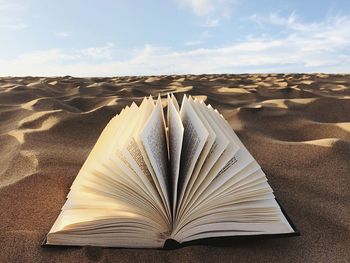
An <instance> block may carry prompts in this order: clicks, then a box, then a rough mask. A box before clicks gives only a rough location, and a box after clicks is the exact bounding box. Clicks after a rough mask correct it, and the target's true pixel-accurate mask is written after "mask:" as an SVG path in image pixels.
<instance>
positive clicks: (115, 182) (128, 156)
mask: <svg viewBox="0 0 350 263" xmlns="http://www.w3.org/2000/svg"><path fill="white" fill-rule="evenodd" d="M149 115H151V117H150V116H149ZM155 115H157V116H159V104H158V106H155V105H154V103H153V100H152V99H145V100H144V101H143V102H142V104H141V105H140V107H138V106H137V105H136V104H133V105H132V106H131V107H130V108H129V107H127V108H126V109H125V110H123V111H122V112H121V113H120V115H119V116H116V117H114V118H113V119H112V120H111V121H110V122H109V123H108V125H107V126H106V128H105V129H104V130H103V132H102V134H101V136H100V138H99V139H98V141H97V143H96V145H95V146H94V148H93V149H92V151H91V153H90V155H89V157H88V158H87V160H86V161H85V163H84V165H83V167H82V168H81V170H80V172H79V174H78V176H77V178H76V179H75V181H74V183H73V185H72V187H71V190H70V193H69V194H68V196H67V201H66V204H65V205H64V206H63V208H62V211H61V213H60V215H59V217H58V218H57V220H56V222H55V223H54V225H53V227H52V228H51V230H50V232H49V234H48V235H47V244H52V245H55V244H57V245H93V246H108V247H113V246H115V247H162V246H163V244H164V241H165V239H166V238H167V236H168V235H169V230H170V229H171V218H170V216H169V208H168V207H167V205H166V204H167V203H168V202H169V201H168V197H167V196H166V194H165V193H164V192H161V190H160V189H161V188H162V187H163V185H162V184H163V183H164V182H160V181H161V179H162V178H160V176H164V174H158V172H159V171H153V166H152V165H151V164H150V163H152V164H155V165H156V163H155V162H154V161H153V160H152V156H149V157H147V160H145V159H146V156H145V153H146V152H147V150H144V149H142V148H141V147H139V143H140V141H142V138H141V139H140V133H137V131H144V130H145V129H152V127H158V125H159V121H163V119H161V120H156V118H153V117H154V116H155ZM159 117H161V116H159ZM135 141H136V142H135ZM143 142H144V141H143ZM144 143H145V142H144ZM164 146H165V147H166V145H158V147H164ZM157 150H159V149H157ZM144 158H145V159H144ZM149 160H151V162H149ZM165 165H166V164H165ZM151 168H152V169H151ZM161 172H163V173H164V171H161ZM163 179H164V178H163Z"/></svg>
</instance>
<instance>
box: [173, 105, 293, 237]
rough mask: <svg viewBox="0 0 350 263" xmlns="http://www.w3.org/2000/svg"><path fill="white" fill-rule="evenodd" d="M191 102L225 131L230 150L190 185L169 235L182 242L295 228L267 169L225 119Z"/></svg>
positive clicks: (273, 232)
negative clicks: (198, 179) (285, 214)
mask: <svg viewBox="0 0 350 263" xmlns="http://www.w3.org/2000/svg"><path fill="white" fill-rule="evenodd" d="M195 107H198V108H200V109H201V110H202V112H203V113H205V114H204V116H207V118H208V120H210V123H211V124H212V126H216V127H217V128H219V129H220V130H221V132H222V133H224V134H225V135H226V137H227V138H228V139H229V141H230V142H231V143H232V144H233V150H231V151H229V153H230V155H227V156H225V154H224V153H225V152H224V153H223V154H221V156H220V157H219V159H218V160H217V162H216V163H217V164H220V165H219V167H221V169H220V170H219V171H218V169H215V167H212V170H213V171H214V172H213V173H211V172H209V173H208V175H207V176H206V178H205V179H204V180H203V181H201V183H200V185H199V186H198V187H195V188H194V189H193V191H194V193H193V192H192V194H191V195H190V196H192V198H191V199H190V200H185V201H184V202H187V203H188V205H187V206H186V207H185V208H184V212H183V213H182V217H181V218H180V219H179V222H178V224H177V225H176V228H175V229H173V232H172V238H173V239H175V240H177V241H178V242H180V243H182V242H188V241H193V240H197V239H203V238H212V237H223V236H249V235H263V234H282V233H283V234H287V233H293V232H294V230H293V228H292V227H291V226H290V224H289V222H288V221H287V219H286V218H285V216H284V214H283V213H282V211H281V209H280V207H279V205H278V204H277V202H276V200H275V197H274V195H273V191H272V189H271V187H270V186H269V184H268V183H267V179H266V176H265V174H264V173H263V171H262V170H261V168H260V166H259V165H258V164H257V162H256V161H255V160H254V158H253V157H252V156H251V155H250V154H249V152H248V151H247V149H246V148H245V147H244V145H243V144H242V142H241V141H240V140H239V139H238V137H237V135H236V134H235V133H234V131H233V130H232V129H231V127H230V126H229V124H228V123H227V122H226V121H225V120H224V118H223V117H222V115H220V114H219V113H218V112H217V111H216V110H214V109H213V108H212V107H211V106H205V105H204V103H202V102H198V101H196V102H195ZM185 132H186V131H185ZM231 149H232V148H231ZM220 158H224V162H221V161H220Z"/></svg>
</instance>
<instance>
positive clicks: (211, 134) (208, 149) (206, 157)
mask: <svg viewBox="0 0 350 263" xmlns="http://www.w3.org/2000/svg"><path fill="white" fill-rule="evenodd" d="M188 102H189V103H190V105H191V106H192V109H193V110H194V111H195V113H196V114H197V116H198V117H199V119H200V120H201V122H202V124H203V125H204V127H205V129H206V130H207V131H208V138H207V140H206V142H205V144H204V147H203V149H202V151H201V153H200V155H199V157H198V160H197V162H196V165H195V168H194V170H193V172H192V174H191V176H190V179H189V182H188V184H187V185H186V189H185V192H184V196H183V198H182V200H181V203H180V204H179V209H178V211H177V215H178V217H179V220H180V218H181V215H182V214H183V212H184V210H185V209H186V204H187V203H188V201H189V200H188V195H189V194H190V192H191V189H192V187H193V185H194V183H195V181H196V180H197V177H198V175H199V173H200V171H201V170H202V168H203V166H208V165H209V166H211V165H213V164H214V162H213V160H212V158H210V153H212V152H213V151H214V149H213V147H216V146H217V145H214V143H215V141H216V133H215V131H214V130H213V129H212V128H211V125H210V124H209V123H208V121H207V119H206V117H205V116H203V114H202V112H201V111H200V110H199V109H198V107H197V105H196V103H195V102H194V101H193V99H192V97H189V98H188Z"/></svg>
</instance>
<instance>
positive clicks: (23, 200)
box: [0, 74, 350, 262]
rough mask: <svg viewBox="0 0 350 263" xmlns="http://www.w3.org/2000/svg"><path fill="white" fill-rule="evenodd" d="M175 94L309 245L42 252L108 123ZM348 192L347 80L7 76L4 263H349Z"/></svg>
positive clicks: (0, 165) (2, 130)
mask: <svg viewBox="0 0 350 263" xmlns="http://www.w3.org/2000/svg"><path fill="white" fill-rule="evenodd" d="M167 92H174V93H175V94H176V96H177V97H178V99H179V98H180V97H182V95H183V94H184V93H187V94H191V95H193V96H195V97H198V98H201V99H204V100H205V101H206V103H210V104H212V105H213V106H214V107H216V108H218V109H219V110H220V111H221V112H222V113H223V115H224V116H225V117H226V118H227V119H228V121H229V122H230V124H231V126H232V128H233V129H234V130H235V131H236V132H237V134H238V136H239V137H240V138H241V140H242V141H243V143H244V144H245V145H246V146H247V148H248V150H249V151H250V152H251V153H252V154H253V156H254V157H255V158H256V159H257V161H258V162H259V163H260V165H261V166H262V167H263V169H264V170H265V172H266V173H267V176H268V179H269V182H270V184H271V186H272V187H273V189H274V190H275V194H276V196H277V197H278V199H279V200H280V202H281V203H282V204H283V206H284V208H285V209H286V210H287V212H288V214H289V216H290V217H291V218H292V220H293V221H294V223H295V224H296V225H297V227H298V228H299V230H300V232H301V236H300V237H296V238H287V239H272V240H263V241H254V242H237V243H235V244H230V245H227V246H226V247H213V246H194V247H187V248H182V249H178V250H174V251H160V250H147V249H146V250H145V249H103V248H92V247H85V248H68V249H67V248H49V249H47V248H46V249H44V248H41V247H40V244H41V242H42V240H43V238H44V237H45V235H46V233H47V232H48V231H49V229H50V228H51V225H52V224H53V222H54V220H55V219H56V217H57V215H58V214H59V211H60V208H61V207H62V205H63V204H64V202H65V196H66V194H67V193H68V190H69V187H70V185H71V184H72V182H73V180H74V178H75V176H76V174H77V172H78V171H79V169H80V167H81V165H82V164H83V162H84V160H85V159H86V157H87V155H88V154H89V151H90V150H91V148H92V146H93V145H94V143H95V142H96V139H97V138H98V136H99V134H100V132H101V131H102V129H103V128H104V127H105V125H106V124H107V122H108V121H109V119H110V118H112V117H113V116H114V115H115V114H117V113H118V112H119V111H120V110H121V109H122V108H123V107H125V106H126V105H130V104H131V102H132V101H136V102H140V101H141V99H142V97H143V96H148V95H149V94H151V95H153V96H157V95H158V93H161V94H162V95H164V96H165V94H166V93H167ZM164 96H163V97H164ZM349 182H350V76H349V75H325V74H314V75H305V74H291V75H288V74H287V75H285V74H276V75H271V74H270V75H199V76H192V75H185V76H152V77H118V78H73V77H60V78H38V77H25V78H0V244H1V249H0V262H49V261H52V262H113V261H115V262H123V261H143V262H145V261H146V262H152V261H153V262H155V261H166V262H177V261H179V262H203V261H209V262H210V261H212V262H214V261H215V262H226V261H232V262H233V261H260V262H273V261H278V262H281V261H288V262H301V261H302V262H349V259H350V224H349V223H350V213H349V200H350V196H349V188H350V183H349Z"/></svg>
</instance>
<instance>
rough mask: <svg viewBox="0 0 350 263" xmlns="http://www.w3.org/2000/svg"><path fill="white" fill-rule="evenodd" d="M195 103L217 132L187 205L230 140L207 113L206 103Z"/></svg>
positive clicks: (196, 101)
mask: <svg viewBox="0 0 350 263" xmlns="http://www.w3.org/2000/svg"><path fill="white" fill-rule="evenodd" d="M194 103H195V106H194V107H195V108H197V109H198V110H199V111H200V112H201V113H202V116H203V117H204V118H206V120H207V123H208V124H209V125H210V126H211V128H212V130H213V131H214V132H215V134H216V137H215V141H214V144H213V146H212V148H211V150H210V152H209V154H208V156H207V158H206V160H205V163H204V164H203V166H202V169H201V171H200V173H199V175H198V177H197V178H196V181H195V182H194V184H193V187H192V189H191V192H190V193H189V196H188V198H187V199H188V200H187V201H186V202H187V203H188V202H190V201H191V200H192V197H193V196H194V194H195V192H196V190H197V189H198V187H199V186H200V184H201V183H202V182H203V180H204V179H205V178H206V177H207V175H208V173H209V171H210V170H211V169H212V168H213V166H214V165H215V163H216V162H217V161H218V159H219V158H220V156H222V154H223V153H224V151H225V149H226V148H227V147H228V146H229V143H230V141H229V139H228V137H227V136H226V135H225V133H224V132H222V131H221V129H220V127H218V126H217V125H216V124H215V121H214V120H213V118H212V117H211V116H210V114H208V113H207V111H206V109H205V108H206V106H205V104H204V103H201V102H200V101H198V100H195V101H194Z"/></svg>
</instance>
